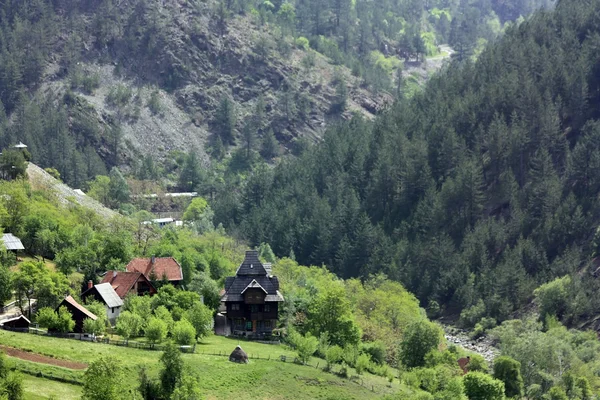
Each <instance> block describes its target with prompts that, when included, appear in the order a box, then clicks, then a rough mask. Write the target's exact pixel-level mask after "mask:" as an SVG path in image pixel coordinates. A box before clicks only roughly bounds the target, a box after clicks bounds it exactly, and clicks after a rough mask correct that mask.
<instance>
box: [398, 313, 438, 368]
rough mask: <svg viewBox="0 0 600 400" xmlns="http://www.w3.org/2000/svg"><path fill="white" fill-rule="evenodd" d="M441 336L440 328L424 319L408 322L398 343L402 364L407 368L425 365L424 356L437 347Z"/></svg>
mask: <svg viewBox="0 0 600 400" xmlns="http://www.w3.org/2000/svg"><path fill="white" fill-rule="evenodd" d="M441 336H442V332H441V329H440V328H439V327H438V326H437V325H436V324H434V323H432V322H429V321H427V320H425V319H421V320H419V321H416V322H413V323H412V324H410V325H409V326H408V327H407V328H406V331H405V332H404V337H403V339H402V343H401V344H400V358H401V360H402V362H403V363H404V365H406V366H407V367H408V368H414V367H421V366H423V365H425V356H426V355H427V353H429V352H430V351H431V350H434V349H437V347H438V345H439V343H440V338H441Z"/></svg>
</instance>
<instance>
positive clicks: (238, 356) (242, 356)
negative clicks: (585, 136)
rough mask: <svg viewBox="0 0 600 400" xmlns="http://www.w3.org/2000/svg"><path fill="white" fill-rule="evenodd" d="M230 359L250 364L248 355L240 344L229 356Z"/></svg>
mask: <svg viewBox="0 0 600 400" xmlns="http://www.w3.org/2000/svg"><path fill="white" fill-rule="evenodd" d="M229 361H231V362H236V363H240V364H248V355H247V354H246V352H245V351H244V350H242V348H241V347H240V346H239V345H238V346H236V348H235V350H233V352H232V353H231V355H230V356H229Z"/></svg>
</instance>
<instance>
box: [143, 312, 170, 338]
mask: <svg viewBox="0 0 600 400" xmlns="http://www.w3.org/2000/svg"><path fill="white" fill-rule="evenodd" d="M166 337H167V323H166V322H164V321H162V320H160V319H158V318H156V317H152V318H151V319H150V322H148V326H147V327H146V339H148V341H149V342H150V343H153V344H154V343H160V342H162V341H163V340H165V338H166Z"/></svg>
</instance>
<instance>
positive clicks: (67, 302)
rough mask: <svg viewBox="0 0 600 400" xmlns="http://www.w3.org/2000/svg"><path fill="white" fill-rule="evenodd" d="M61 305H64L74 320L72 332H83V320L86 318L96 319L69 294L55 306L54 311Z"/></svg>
mask: <svg viewBox="0 0 600 400" xmlns="http://www.w3.org/2000/svg"><path fill="white" fill-rule="evenodd" d="M61 307H66V308H67V310H69V312H70V313H71V315H72V316H73V321H75V327H74V328H73V332H76V333H83V321H85V319H86V318H90V319H93V320H94V321H95V320H97V319H98V317H97V316H95V315H94V314H92V313H91V312H90V311H89V310H88V309H87V308H85V307H84V306H82V305H81V304H79V303H78V302H77V301H76V300H75V299H74V298H73V297H71V296H67V297H65V299H64V300H63V301H62V302H61V303H60V304H59V305H58V307H56V311H58V310H59V309H60V308H61Z"/></svg>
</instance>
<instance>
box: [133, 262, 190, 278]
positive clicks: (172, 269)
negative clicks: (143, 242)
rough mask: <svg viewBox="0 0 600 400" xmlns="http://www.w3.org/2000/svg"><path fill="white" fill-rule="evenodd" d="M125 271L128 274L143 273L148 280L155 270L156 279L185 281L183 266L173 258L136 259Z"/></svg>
mask: <svg viewBox="0 0 600 400" xmlns="http://www.w3.org/2000/svg"><path fill="white" fill-rule="evenodd" d="M125 269H126V270H127V272H141V273H142V274H144V276H145V277H146V278H148V279H150V276H151V274H152V271H153V270H154V275H155V276H156V279H159V280H160V279H162V277H163V276H166V277H167V279H168V280H169V281H181V280H183V271H182V270H181V265H179V263H178V262H177V260H175V259H174V258H173V257H151V258H134V259H133V260H131V261H130V262H129V264H127V267H125Z"/></svg>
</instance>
